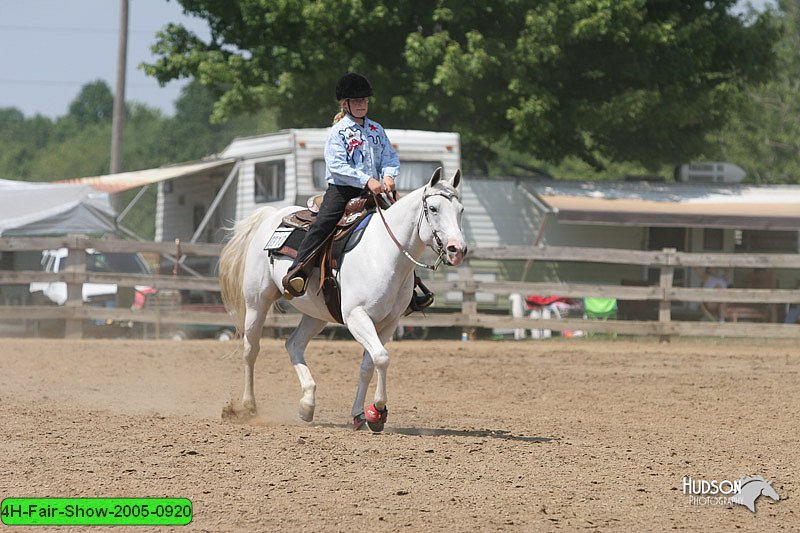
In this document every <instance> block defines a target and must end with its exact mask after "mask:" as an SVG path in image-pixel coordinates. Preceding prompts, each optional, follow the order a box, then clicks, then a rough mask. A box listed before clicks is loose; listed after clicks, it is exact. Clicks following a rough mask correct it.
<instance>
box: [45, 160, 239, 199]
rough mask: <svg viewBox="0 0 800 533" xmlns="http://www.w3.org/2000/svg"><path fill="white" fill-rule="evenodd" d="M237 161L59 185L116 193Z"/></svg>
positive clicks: (202, 163)
mask: <svg viewBox="0 0 800 533" xmlns="http://www.w3.org/2000/svg"><path fill="white" fill-rule="evenodd" d="M235 162H236V159H215V160H212V161H201V162H194V163H182V164H179V165H172V166H168V167H161V168H148V169H145V170H134V171H131V172H120V173H119V174H107V175H104V176H92V177H88V178H74V179H67V180H61V181H59V182H58V183H72V184H81V185H91V186H92V187H94V188H95V189H96V190H98V191H103V192H109V193H115V192H120V191H126V190H128V189H135V188H136V187H142V186H144V185H150V184H152V183H158V182H159V181H164V180H169V179H173V178H180V177H181V176H187V175H189V174H196V173H198V172H203V171H206V170H212V169H215V168H220V167H225V166H227V167H231V166H233V164H234V163H235Z"/></svg>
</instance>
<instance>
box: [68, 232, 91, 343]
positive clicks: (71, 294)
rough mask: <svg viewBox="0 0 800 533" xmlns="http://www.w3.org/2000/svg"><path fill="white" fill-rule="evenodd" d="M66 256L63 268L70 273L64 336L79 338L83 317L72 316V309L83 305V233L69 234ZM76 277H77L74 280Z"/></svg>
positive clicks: (84, 265) (81, 334) (84, 255)
mask: <svg viewBox="0 0 800 533" xmlns="http://www.w3.org/2000/svg"><path fill="white" fill-rule="evenodd" d="M67 243H68V246H69V247H68V248H67V251H68V254H69V255H68V258H69V264H68V265H67V266H66V268H65V269H64V271H65V272H68V273H70V274H71V276H70V278H68V281H67V301H66V302H65V303H64V307H65V309H67V318H66V320H65V321H64V338H66V339H81V338H83V319H82V318H74V316H73V313H72V312H71V311H72V310H73V309H79V308H81V307H82V306H83V274H85V272H86V237H85V236H83V235H69V236H68V237H67ZM76 278H79V279H78V280H76Z"/></svg>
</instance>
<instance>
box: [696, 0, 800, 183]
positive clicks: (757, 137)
mask: <svg viewBox="0 0 800 533" xmlns="http://www.w3.org/2000/svg"><path fill="white" fill-rule="evenodd" d="M778 6H779V15H780V17H779V21H780V23H781V38H780V41H779V43H778V45H777V47H776V50H777V57H778V68H777V69H776V71H777V76H776V77H775V78H774V79H772V80H768V81H766V82H764V83H760V84H758V85H756V86H754V87H752V88H750V89H749V90H748V91H746V92H745V93H744V94H743V95H742V97H741V100H742V102H741V106H740V111H739V112H738V113H736V114H735V115H734V116H733V119H732V120H731V121H730V123H729V124H727V125H726V127H724V128H723V129H722V130H720V131H719V132H717V133H715V134H712V135H711V140H712V141H713V142H715V143H716V146H715V147H713V148H712V149H711V150H710V152H709V156H710V157H713V158H719V159H723V160H726V161H733V162H735V163H737V164H738V165H740V166H742V168H744V169H745V170H746V171H747V174H748V177H749V179H751V180H753V181H755V182H759V183H800V57H799V56H798V55H797V50H798V49H800V5H798V4H797V2H792V1H785V0H784V1H781V2H779V4H778Z"/></svg>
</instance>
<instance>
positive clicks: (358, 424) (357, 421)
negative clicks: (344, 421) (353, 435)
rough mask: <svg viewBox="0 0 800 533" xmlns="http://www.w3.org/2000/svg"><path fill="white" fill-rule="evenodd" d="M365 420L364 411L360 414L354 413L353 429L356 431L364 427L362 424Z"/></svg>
mask: <svg viewBox="0 0 800 533" xmlns="http://www.w3.org/2000/svg"><path fill="white" fill-rule="evenodd" d="M366 422H367V419H366V418H364V413H361V414H360V415H356V416H354V417H353V431H358V430H359V429H361V428H363V427H364V424H365V423H366Z"/></svg>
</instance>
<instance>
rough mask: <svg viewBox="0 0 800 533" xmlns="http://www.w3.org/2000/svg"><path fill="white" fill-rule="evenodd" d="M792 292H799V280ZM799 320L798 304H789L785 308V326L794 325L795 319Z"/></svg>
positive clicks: (799, 304)
mask: <svg viewBox="0 0 800 533" xmlns="http://www.w3.org/2000/svg"><path fill="white" fill-rule="evenodd" d="M794 290H796V291H800V280H798V281H797V284H796V285H795V286H794ZM798 318H800V303H794V304H789V305H787V306H786V319H785V320H784V323H786V324H796V323H797V319H798Z"/></svg>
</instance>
